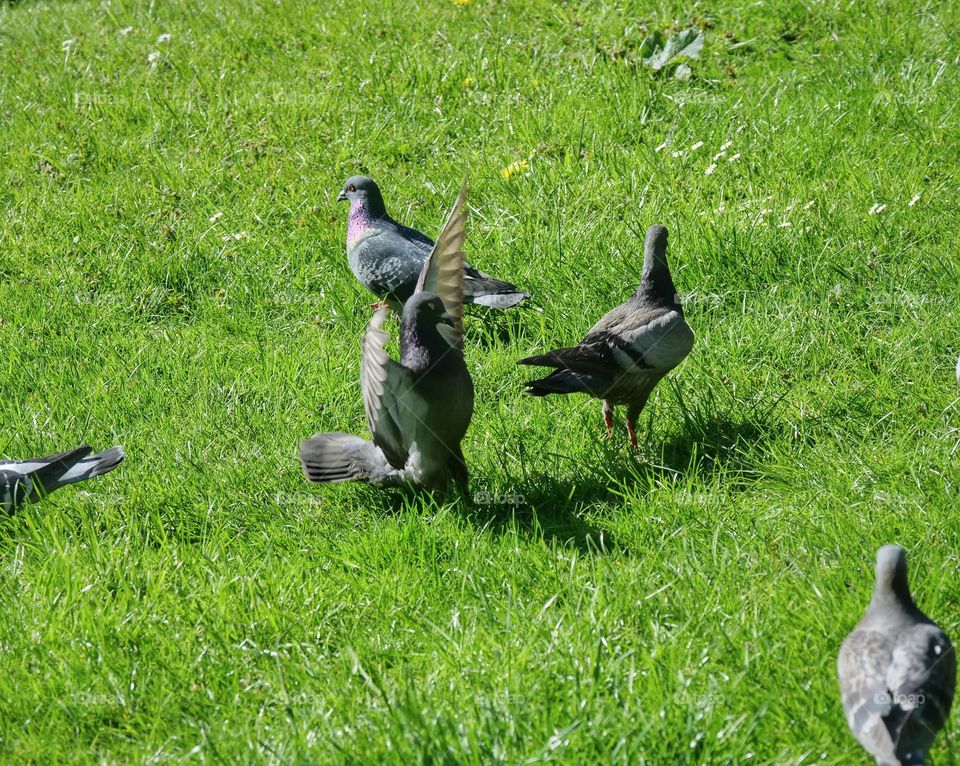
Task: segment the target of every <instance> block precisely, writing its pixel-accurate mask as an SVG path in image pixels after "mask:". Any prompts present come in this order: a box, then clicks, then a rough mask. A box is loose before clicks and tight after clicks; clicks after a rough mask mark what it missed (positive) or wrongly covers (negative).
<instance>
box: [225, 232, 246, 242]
mask: <svg viewBox="0 0 960 766" xmlns="http://www.w3.org/2000/svg"><path fill="white" fill-rule="evenodd" d="M247 238H248V237H247V232H245V231H238V232H237V233H236V234H227V236H225V237H224V238H223V241H224V242H229V241H230V240H231V239H233V240H241V239H247Z"/></svg>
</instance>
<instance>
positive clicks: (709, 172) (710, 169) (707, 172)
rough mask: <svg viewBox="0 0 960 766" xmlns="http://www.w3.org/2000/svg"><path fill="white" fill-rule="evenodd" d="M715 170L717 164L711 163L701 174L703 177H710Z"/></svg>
mask: <svg viewBox="0 0 960 766" xmlns="http://www.w3.org/2000/svg"><path fill="white" fill-rule="evenodd" d="M716 169H717V163H716V162H712V163H710V165H709V167H707V169H706V170H704V171H703V174H704V175H705V176H712V175H713V173H714V171H715V170H716Z"/></svg>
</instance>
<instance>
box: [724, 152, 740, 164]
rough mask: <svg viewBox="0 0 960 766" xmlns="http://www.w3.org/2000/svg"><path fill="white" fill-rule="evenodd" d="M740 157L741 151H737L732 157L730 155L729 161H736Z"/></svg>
mask: <svg viewBox="0 0 960 766" xmlns="http://www.w3.org/2000/svg"><path fill="white" fill-rule="evenodd" d="M739 159H740V152H737V153H736V154H734V155H733V156H732V157H728V158H727V162H736V161H737V160H739Z"/></svg>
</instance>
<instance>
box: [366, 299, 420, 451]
mask: <svg viewBox="0 0 960 766" xmlns="http://www.w3.org/2000/svg"><path fill="white" fill-rule="evenodd" d="M386 317H387V311H386V309H384V308H381V309H380V310H379V311H377V312H376V313H375V314H374V315H373V318H372V319H371V320H370V324H369V325H368V326H367V331H366V332H365V333H364V334H363V350H362V354H361V358H360V387H361V389H362V390H363V408H364V410H365V411H366V413H367V425H368V426H369V428H370V435H371V436H372V437H373V443H374V444H376V445H377V446H378V447H379V448H380V449H381V450H382V451H383V454H384V455H385V456H386V458H387V460H388V461H389V463H390V465H392V466H393V467H394V468H403V466H404V465H405V464H406V462H407V445H406V440H405V439H404V435H403V427H402V421H401V419H400V405H401V401H402V399H403V396H404V395H405V394H406V392H407V391H409V389H410V385H411V380H410V373H409V372H408V371H407V370H406V369H405V368H404V367H402V366H401V365H399V364H397V363H396V362H394V361H393V360H392V359H391V358H390V357H389V355H388V354H387V352H386V349H385V348H384V346H386V344H387V341H389V340H390V334H389V333H387V332H386V331H385V330H382V329H381V325H382V324H383V322H384V320H385V319H386Z"/></svg>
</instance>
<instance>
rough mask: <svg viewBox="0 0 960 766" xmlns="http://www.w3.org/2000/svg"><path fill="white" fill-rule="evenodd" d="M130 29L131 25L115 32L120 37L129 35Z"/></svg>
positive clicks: (131, 29) (131, 28)
mask: <svg viewBox="0 0 960 766" xmlns="http://www.w3.org/2000/svg"><path fill="white" fill-rule="evenodd" d="M132 31H133V27H124V28H123V29H121V30H120V31H119V32H117V34H118V35H120V37H126V36H127V35H129V34H130V33H131V32H132Z"/></svg>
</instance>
